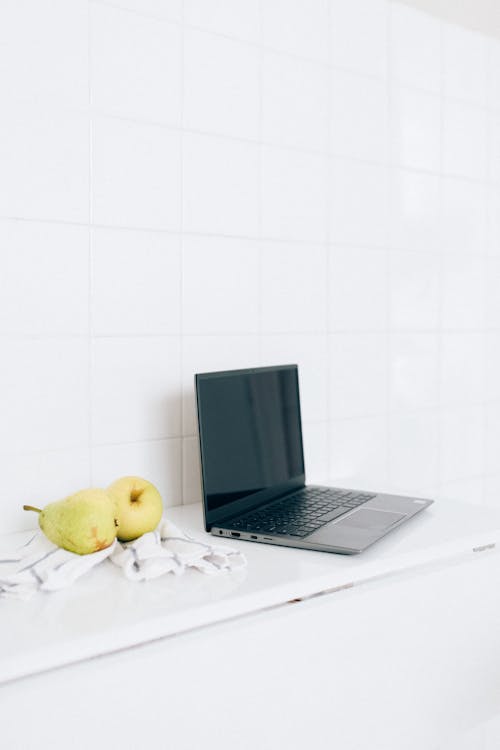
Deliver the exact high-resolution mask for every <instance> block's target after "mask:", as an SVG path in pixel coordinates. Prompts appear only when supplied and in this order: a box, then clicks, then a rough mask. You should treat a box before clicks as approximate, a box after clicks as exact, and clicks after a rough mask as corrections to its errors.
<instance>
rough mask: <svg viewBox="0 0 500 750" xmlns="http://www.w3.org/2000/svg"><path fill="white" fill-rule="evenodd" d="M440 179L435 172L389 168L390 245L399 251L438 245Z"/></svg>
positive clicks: (432, 248)
mask: <svg viewBox="0 0 500 750" xmlns="http://www.w3.org/2000/svg"><path fill="white" fill-rule="evenodd" d="M440 185H441V179H440V177H438V176H437V175H433V174H425V173H424V172H414V171H410V170H407V169H393V170H392V171H391V184H390V223H389V233H390V237H389V240H390V244H391V246H392V247H397V248H400V249H402V250H424V251H427V252H429V251H438V250H440V248H441V237H440V210H441V194H440Z"/></svg>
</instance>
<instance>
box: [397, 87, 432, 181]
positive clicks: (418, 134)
mask: <svg viewBox="0 0 500 750" xmlns="http://www.w3.org/2000/svg"><path fill="white" fill-rule="evenodd" d="M391 145H392V161H393V162H394V163H395V164H399V165H400V166H403V167H412V168H414V169H425V170H428V171H431V172H439V169H440V158H441V99H440V97H439V96H438V95H437V94H430V93H427V92H425V91H416V90H414V89H410V88H406V87H403V86H398V87H394V90H393V92H392V97H391Z"/></svg>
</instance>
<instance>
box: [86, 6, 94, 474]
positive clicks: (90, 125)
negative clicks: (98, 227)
mask: <svg viewBox="0 0 500 750" xmlns="http://www.w3.org/2000/svg"><path fill="white" fill-rule="evenodd" d="M91 24H92V14H91V4H90V2H88V3H87V75H88V102H89V113H90V112H91V109H92V43H91V41H92V40H91V34H92V31H91ZM93 130H94V121H93V117H92V115H90V116H89V120H88V139H89V163H88V181H89V184H88V191H89V194H88V216H89V229H88V243H89V250H88V253H89V254H88V410H89V411H88V461H89V466H88V471H89V485H90V486H92V485H93V483H94V457H93V437H94V424H93V406H94V393H93V380H94V378H93V374H94V345H93V310H92V307H93V275H94V242H95V236H94V230H93V229H92V223H93V220H94V206H93V203H94V200H93V197H94V193H93V144H94V138H93Z"/></svg>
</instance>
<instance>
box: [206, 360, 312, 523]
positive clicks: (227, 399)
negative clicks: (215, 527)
mask: <svg viewBox="0 0 500 750" xmlns="http://www.w3.org/2000/svg"><path fill="white" fill-rule="evenodd" d="M196 388H197V399H198V421H199V429H200V447H201V459H202V473H203V489H204V496H205V497H204V499H205V508H206V511H207V513H208V514H210V512H211V511H215V510H216V509H222V506H226V505H228V504H229V503H234V502H235V501H237V500H240V499H242V498H247V497H249V496H254V495H255V494H256V493H263V491H264V490H269V489H270V488H279V487H280V486H281V485H285V486H286V487H287V486H289V485H290V482H291V481H292V483H293V480H297V484H301V483H302V482H303V479H304V459H303V450H302V434H301V422H300V403H299V388H298V377H297V367H296V366H295V365H291V366H283V367H276V368H257V369H253V370H237V371H231V372H226V373H207V374H201V375H197V376H196ZM263 494H264V495H265V494H267V493H263ZM237 505H238V506H239V505H240V503H237ZM217 515H220V514H219V513H218V514H217Z"/></svg>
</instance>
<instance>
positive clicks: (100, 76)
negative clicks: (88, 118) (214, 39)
mask: <svg viewBox="0 0 500 750" xmlns="http://www.w3.org/2000/svg"><path fill="white" fill-rule="evenodd" d="M90 62H91V101H92V106H93V107H94V108H95V109H96V110H97V111H98V112H102V113H104V114H112V115H119V116H121V117H128V118H134V119H138V120H149V121H153V122H163V123H168V124H170V125H177V126H178V125H180V116H181V108H180V105H181V29H180V27H179V26H176V25H173V24H170V23H166V22H163V21H160V20H158V19H155V18H148V17H143V16H139V15H137V13H130V12H129V11H127V10H122V9H120V8H116V7H112V6H108V5H99V4H95V3H91V4H90Z"/></svg>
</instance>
